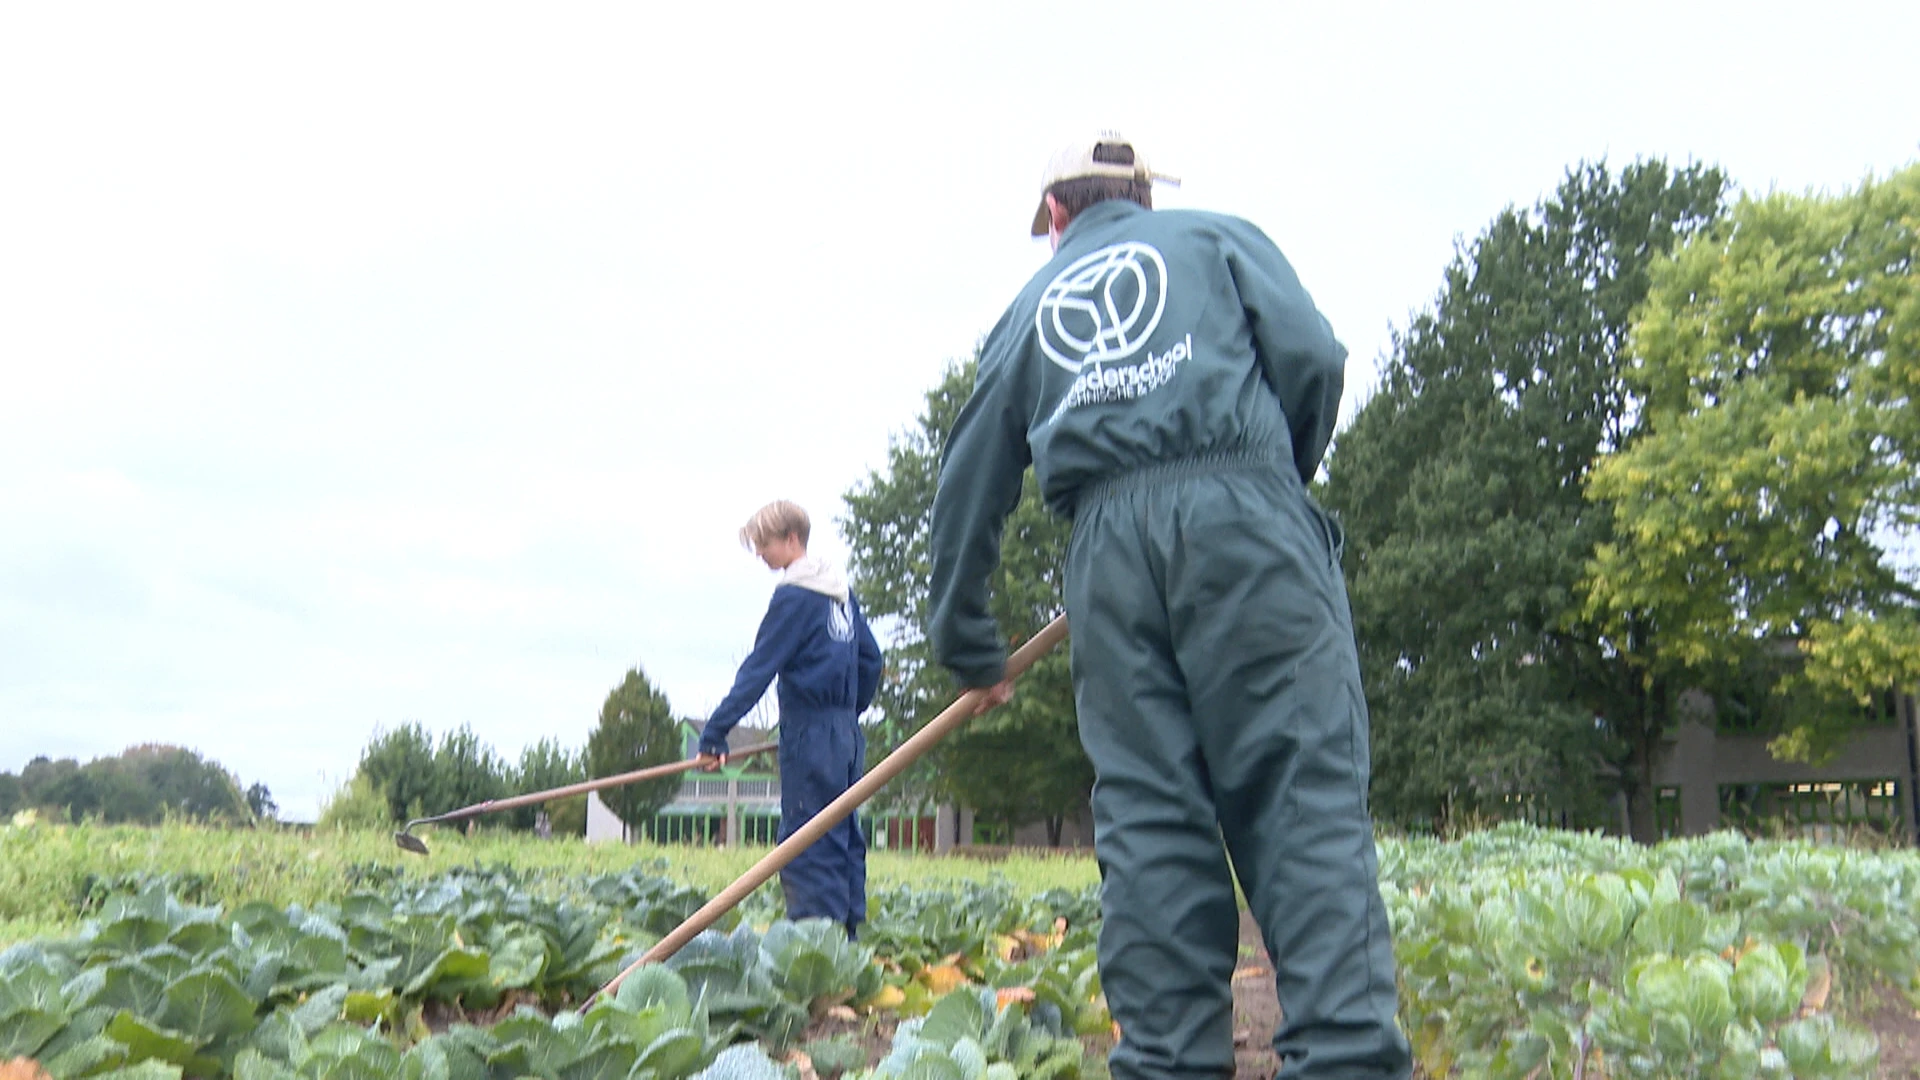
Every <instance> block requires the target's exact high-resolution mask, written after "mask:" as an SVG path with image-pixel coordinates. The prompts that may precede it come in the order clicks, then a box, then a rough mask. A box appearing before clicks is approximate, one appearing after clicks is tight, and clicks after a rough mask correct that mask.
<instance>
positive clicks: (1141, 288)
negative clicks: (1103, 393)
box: [1033, 240, 1167, 373]
mask: <svg viewBox="0 0 1920 1080" xmlns="http://www.w3.org/2000/svg"><path fill="white" fill-rule="evenodd" d="M1166 310H1167V263H1166V260H1165V259H1162V258H1161V257H1160V252H1158V251H1156V250H1155V249H1154V248H1153V246H1152V245H1151V244H1142V243H1140V242H1138V241H1134V240H1129V241H1127V242H1126V243H1124V244H1114V245H1113V246H1112V247H1104V248H1101V249H1100V250H1099V251H1096V252H1094V253H1092V254H1091V255H1083V256H1081V257H1080V258H1078V259H1075V260H1074V261H1073V264H1072V265H1070V266H1068V267H1067V268H1066V269H1065V270H1062V271H1060V273H1059V275H1058V276H1056V277H1055V278H1054V279H1053V281H1052V282H1051V283H1050V284H1049V285H1048V286H1047V291H1046V292H1043V293H1041V294H1040V310H1039V311H1037V312H1035V313H1034V317H1033V322H1034V329H1035V330H1036V331H1038V332H1039V335H1040V347H1041V348H1042V349H1044V350H1046V353H1047V356H1048V357H1050V358H1052V360H1053V362H1054V363H1056V364H1059V365H1060V366H1061V367H1063V368H1066V369H1067V370H1068V371H1072V372H1075V373H1078V372H1079V370H1080V367H1081V365H1083V364H1105V363H1110V362H1112V361H1115V360H1125V359H1126V358H1127V357H1129V356H1132V355H1133V354H1134V353H1136V352H1139V351H1140V348H1141V346H1143V345H1145V344H1146V343H1147V339H1148V338H1149V337H1152V336H1153V332H1154V330H1155V329H1156V328H1158V327H1159V325H1160V316H1161V315H1162V314H1164V313H1165V312H1166Z"/></svg>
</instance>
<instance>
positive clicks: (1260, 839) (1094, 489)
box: [929, 132, 1411, 1080]
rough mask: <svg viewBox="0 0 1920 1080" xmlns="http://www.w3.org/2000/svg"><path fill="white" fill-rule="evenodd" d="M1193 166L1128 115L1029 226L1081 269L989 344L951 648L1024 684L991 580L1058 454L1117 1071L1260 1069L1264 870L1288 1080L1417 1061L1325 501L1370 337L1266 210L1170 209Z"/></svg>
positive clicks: (937, 620) (962, 486)
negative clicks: (1028, 485) (1314, 289)
mask: <svg viewBox="0 0 1920 1080" xmlns="http://www.w3.org/2000/svg"><path fill="white" fill-rule="evenodd" d="M1169 179H1170V178H1167V177H1162V176H1160V175H1159V174H1156V173H1154V172H1153V171H1152V170H1151V169H1150V168H1148V166H1147V164H1146V161H1145V160H1144V159H1143V158H1142V157H1140V156H1139V155H1138V154H1137V153H1136V152H1135V150H1134V148H1133V146H1132V145H1131V144H1130V143H1129V142H1128V141H1127V140H1126V139H1125V138H1123V137H1121V136H1120V135H1118V134H1117V133H1114V132H1105V133H1101V134H1100V135H1097V136H1095V137H1094V138H1093V139H1091V140H1089V141H1086V142H1083V143H1079V144H1076V145H1073V146H1069V147H1067V148H1065V149H1063V150H1062V151H1061V152H1060V153H1058V154H1056V155H1055V156H1054V158H1053V160H1052V161H1051V162H1050V163H1049V165H1048V168H1047V171H1046V174H1045V177H1044V180H1043V183H1042V191H1043V194H1042V198H1041V203H1040V207H1039V210H1038V212H1037V213H1036V215H1035V217H1034V221H1033V234H1034V235H1035V236H1041V235H1046V236H1049V237H1051V239H1052V243H1053V247H1054V257H1053V259H1052V261H1050V262H1049V263H1047V265H1046V266H1045V267H1044V268H1042V269H1041V270H1040V272H1039V273H1038V274H1036V275H1034V277H1033V280H1032V281H1030V282H1028V284H1027V286H1026V288H1025V289H1023V290H1022V291H1021V292H1020V295H1019V296H1018V297H1017V298H1016V299H1015V300H1014V301H1013V303H1012V305H1011V306H1009V307H1008V308H1007V310H1006V314H1005V315H1003V316H1002V317H1001V319H1000V322H999V324H998V325H996V326H995V327H994V329H993V331H992V332H991V334H989V335H988V337H987V341H986V344H985V346H984V348H983V351H982V354H981V359H980V373H979V380H978V382H977V383H976V385H975V386H974V390H973V395H972V397H971V398H970V399H969V400H968V402H967V404H966V407H965V408H964V409H962V411H961V413H960V415H959V418H958V419H957V420H956V421H955V423H954V426H953V431H952V434H951V435H950V436H949V438H948V441H947V445H946V449H945V451H944V454H943V457H942V460H941V468H940V484H939V490H938V494H937V495H936V496H935V498H934V507H933V524H932V547H933V576H932V595H931V597H930V601H931V620H930V625H929V631H930V636H931V639H932V642H933V646H934V649H935V653H936V655H937V656H938V658H939V660H940V662H941V663H943V664H944V665H946V666H947V667H948V668H949V669H950V670H952V672H953V673H954V675H955V676H956V678H957V679H958V680H959V682H960V683H961V685H963V686H966V687H970V688H973V687H977V688H989V690H988V693H987V694H986V695H985V697H984V698H983V705H982V707H983V708H990V707H992V706H993V705H995V704H999V703H1001V702H1004V701H1006V700H1007V699H1008V697H1009V696H1010V695H1011V694H1012V687H1011V685H1010V683H1008V682H1007V681H1005V660H1006V653H1005V646H1004V644H1003V639H1002V638H1001V636H1000V633H999V631H998V629H997V628H996V626H995V624H994V621H993V618H992V616H991V615H990V614H989V613H988V608H987V591H988V590H987V582H988V577H989V575H990V574H991V572H992V570H993V568H994V566H995V565H996V564H997V563H998V561H999V558H1000V533H1001V529H1002V527H1003V525H1004V522H1005V519H1006V517H1007V515H1008V514H1009V513H1010V512H1012V510H1013V508H1014V506H1015V504H1016V503H1017V502H1018V501H1019V498H1020V482H1021V478H1022V475H1023V474H1024V472H1025V470H1026V468H1027V466H1028V465H1029V464H1031V465H1032V466H1033V468H1034V472H1035V474H1036V477H1037V478H1038V480H1039V484H1040V490H1041V493H1042V495H1043V496H1044V497H1045V499H1046V501H1047V504H1048V505H1049V506H1050V507H1051V508H1052V509H1053V510H1054V511H1056V512H1058V513H1060V514H1062V515H1064V516H1067V517H1069V518H1071V519H1072V521H1073V536H1072V540H1071V543H1070V545H1069V547H1068V552H1067V578H1066V604H1067V615H1068V620H1069V623H1070V624H1071V626H1072V665H1073V686H1074V703H1075V707H1076V710H1077V712H1078V715H1079V727H1080V739H1081V743H1082V745H1084V746H1085V747H1086V751H1087V756H1088V757H1089V758H1091V759H1092V761H1093V766H1094V771H1095V781H1094V788H1093V816H1094V846H1095V851H1096V853H1097V855H1098V858H1099V862H1100V872H1101V878H1102V882H1103V885H1102V890H1101V909H1102V913H1103V916H1104V921H1103V923H1102V925H1101V929H1100V944H1099V950H1100V979H1101V985H1102V987H1103V988H1104V989H1105V991H1106V995H1107V1002H1108V1005H1109V1007H1110V1008H1111V1010H1112V1012H1113V1017H1114V1020H1115V1021H1116V1022H1117V1023H1118V1025H1119V1027H1120V1039H1119V1041H1118V1043H1117V1044H1116V1045H1115V1047H1114V1049H1113V1053H1112V1058H1111V1062H1110V1064H1111V1068H1112V1071H1113V1075H1114V1077H1115V1078H1116V1080H1134V1078H1139V1077H1197V1076H1208V1077H1215V1076H1230V1075H1232V1073H1233V1069H1234V1052H1233V1021H1232V1003H1233V999H1232V987H1231V978H1232V974H1233V968H1234V962H1235V959H1236V946H1237V942H1238V923H1239V918H1238V911H1237V908H1236V905H1235V900H1234V878H1235V876H1236V875H1237V876H1238V878H1239V882H1240V885H1241V888H1242V889H1243V890H1244V891H1245V893H1246V896H1247V902H1248V904H1249V906H1250V907H1251V909H1252V912H1253V915H1254V917H1255V918H1256V919H1257V920H1258V922H1259V924H1260V929H1261V932H1262V933H1263V934H1264V935H1265V939H1266V944H1267V948H1268V951H1269V952H1270V953H1271V954H1272V957H1273V967H1274V981H1275V984H1276V987H1277V989H1278V991H1279V998H1280V1009H1281V1012H1282V1013H1283V1019H1282V1021H1281V1023H1280V1026H1279V1029H1278V1031H1276V1032H1275V1034H1274V1039H1273V1045H1274V1050H1275V1052H1276V1053H1278V1054H1279V1055H1280V1057H1281V1059H1282V1065H1281V1071H1280V1075H1281V1076H1282V1077H1301V1078H1305V1077H1343V1078H1355V1077H1369V1078H1370V1077H1383V1078H1384V1077H1390V1078H1401V1077H1405V1076H1407V1075H1408V1074H1409V1072H1410V1070H1411V1063H1410V1054H1409V1052H1408V1046H1407V1041H1406V1038H1405V1036H1404V1035H1403V1034H1402V1033H1401V1031H1400V1029H1399V1028H1398V1026H1397V1025H1396V1023H1395V1020H1394V1012H1395V1006H1396V997H1395V994H1396V989H1395V979H1394V961H1393V950H1392V944H1391V940H1390V936H1389V929H1388V925H1387V916H1386V911H1385V909H1384V906H1383V905H1382V903H1381V899H1380V892H1379V882H1378V878H1379V869H1378V864H1377V862H1376V856H1375V852H1374V844H1373V830H1372V820H1371V817H1370V815H1369V811H1368V808H1367V776H1368V769H1369V758H1368V747H1367V714H1366V703H1365V699H1364V698H1363V697H1362V696H1361V690H1360V669H1359V662H1358V658H1357V653H1356V650H1355V647H1354V640H1353V622H1352V614H1351V612H1350V610H1349V608H1348V603H1347V595H1346V584H1345V581H1344V580H1343V578H1342V576H1341V571H1340V566H1339V559H1340V548H1341V542H1342V541H1341V534H1340V530H1339V528H1338V526H1337V525H1336V524H1335V523H1334V522H1333V521H1332V519H1330V518H1329V517H1328V516H1327V515H1326V513H1325V512H1323V511H1322V510H1321V509H1320V508H1319V507H1318V506H1317V505H1315V504H1314V502H1313V501H1312V500H1311V499H1310V498H1309V497H1308V495H1307V489H1306V484H1307V482H1308V480H1309V478H1311V477H1312V475H1313V473H1314V470H1315V469H1316V468H1318V467H1319V464H1320V458H1321V456H1322V455H1323V454H1324V453H1325V452H1326V449H1327V444H1328V442H1329V441H1330V440H1331V438H1332V435H1333V426H1334V421H1335V417H1336V413H1337V411H1338V407H1339V403H1340V392H1341V386H1342V383H1343V368H1342V365H1343V362H1344V361H1345V359H1346V349H1345V347H1344V346H1342V345H1341V344H1340V343H1339V342H1338V341H1337V340H1335V338H1334V336H1333V331H1332V328H1331V327H1329V326H1328V324H1327V321H1326V319H1325V318H1323V317H1322V316H1321V314H1320V312H1319V311H1318V310H1317V309H1316V308H1315V307H1314V305H1313V301H1312V299H1311V298H1309V297H1308V295H1307V292H1306V290H1305V289H1304V288H1302V287H1301V285H1300V282H1299V280H1298V279H1297V278H1296V277H1295V276H1294V272H1293V269H1292V267H1291V266H1289V265H1288V263H1287V260H1286V259H1285V257H1283V256H1282V255H1281V254H1280V250H1279V248H1278V247H1276V246H1275V245H1274V244H1273V242H1272V241H1271V240H1269V239H1268V238H1267V237H1266V236H1265V235H1264V234H1263V233H1261V232H1260V230H1259V229H1257V228H1255V227H1254V226H1252V225H1250V224H1248V223H1247V222H1245V221H1243V220H1240V219H1238V218H1234V217H1229V216H1226V215H1222V214H1213V213H1202V212H1197V211H1154V210H1153V209H1152V206H1153V201H1152V191H1151V186H1152V183H1153V182H1154V181H1156V180H1169ZM1223 848H1224V850H1223ZM1229 855H1231V863H1229V860H1228V856H1229Z"/></svg>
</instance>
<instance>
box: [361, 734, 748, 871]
mask: <svg viewBox="0 0 1920 1080" xmlns="http://www.w3.org/2000/svg"><path fill="white" fill-rule="evenodd" d="M779 745H780V744H779V743H760V744H758V745H755V746H748V747H744V748H742V749H739V750H734V751H732V752H730V753H728V754H727V759H728V760H729V761H731V760H733V759H735V758H743V757H748V756H750V755H753V754H764V753H766V752H767V751H769V750H773V749H776V748H777V747H778V746H779ZM697 765H698V762H697V761H696V760H694V759H692V758H689V759H688V760H686V761H675V762H672V763H670V764H667V765H655V766H653V767H652V768H649V769H636V770H634V771H633V772H624V773H619V774H617V775H614V776H603V777H601V778H600V779H598V780H585V781H582V782H581V783H578V784H568V785H567V786H566V787H558V788H554V789H553V790H551V791H536V792H533V793H531V794H528V795H515V796H514V797H512V798H510V799H488V800H487V801H486V802H482V803H474V804H473V805H472V806H463V807H461V808H460V809H458V810H449V811H447V812H446V813H444V814H440V815H438V816H436V817H424V818H414V819H413V820H412V821H409V822H407V824H406V827H405V828H403V829H401V830H400V831H399V832H397V833H394V834H393V842H394V843H396V844H399V845H400V847H401V848H402V849H404V850H406V851H411V852H413V853H414V854H415V855H426V854H428V851H427V842H426V841H425V840H422V839H420V838H419V837H417V836H415V835H413V827H414V826H415V825H435V824H438V823H440V822H444V821H459V820H461V819H462V818H470V817H477V816H479V815H480V814H491V813H493V812H495V811H497V810H511V809H513V808H514V807H516V806H530V805H532V804H534V803H543V802H548V801H550V800H553V799H564V798H566V797H567V796H569V795H584V794H586V793H587V792H589V791H599V790H600V789H601V788H610V787H620V786H622V785H625V784H637V783H639V782H640V781H642V780H656V779H658V778H660V777H662V776H672V775H673V774H674V773H683V772H686V771H687V770H689V769H692V768H695V767H696V766H697Z"/></svg>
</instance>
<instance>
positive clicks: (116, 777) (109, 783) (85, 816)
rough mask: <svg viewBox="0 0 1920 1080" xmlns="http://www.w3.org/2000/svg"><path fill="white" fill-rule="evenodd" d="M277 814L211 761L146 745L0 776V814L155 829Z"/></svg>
mask: <svg viewBox="0 0 1920 1080" xmlns="http://www.w3.org/2000/svg"><path fill="white" fill-rule="evenodd" d="M277 809H278V807H276V806H275V805H274V801H273V794H272V793H271V792H270V791H268V790H267V787H266V785H265V784H254V785H252V786H251V787H248V788H246V789H245V790H244V791H243V790H242V789H241V787H240V781H239V780H238V779H237V778H236V777H235V776H234V775H233V774H232V773H230V772H228V771H227V770H226V769H225V768H223V767H222V766H221V765H220V764H219V763H218V762H215V761H211V760H208V759H206V758H203V757H201V756H200V755H199V754H196V753H194V752H193V751H191V750H185V749H182V748H180V747H178V746H164V745H160V744H157V743H149V744H145V745H142V746H135V747H131V748H129V749H128V750H126V751H125V752H123V753H121V754H119V755H118V756H115V757H103V758H95V759H94V760H92V761H89V762H87V763H86V764H84V765H82V764H81V763H80V762H79V761H77V760H75V759H73V758H60V759H58V760H55V759H50V758H46V757H36V758H34V759H33V760H32V761H29V762H27V765H26V767H25V768H23V769H21V770H20V773H19V775H17V776H16V775H14V774H13V773H10V772H0V815H6V814H13V813H17V812H19V811H22V810H33V811H36V812H38V813H40V814H41V815H43V816H45V817H50V818H56V819H61V820H66V821H73V822H80V821H89V820H92V821H101V822H105V823H107V824H122V823H132V824H147V825H150V824H157V823H159V822H161V821H165V820H167V819H169V818H175V819H185V820H190V821H204V822H211V823H217V824H230V825H245V824H251V823H253V822H254V821H256V820H262V819H271V818H272V817H273V815H274V813H275V811H276V810H277Z"/></svg>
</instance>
